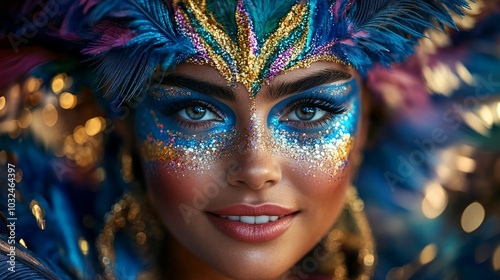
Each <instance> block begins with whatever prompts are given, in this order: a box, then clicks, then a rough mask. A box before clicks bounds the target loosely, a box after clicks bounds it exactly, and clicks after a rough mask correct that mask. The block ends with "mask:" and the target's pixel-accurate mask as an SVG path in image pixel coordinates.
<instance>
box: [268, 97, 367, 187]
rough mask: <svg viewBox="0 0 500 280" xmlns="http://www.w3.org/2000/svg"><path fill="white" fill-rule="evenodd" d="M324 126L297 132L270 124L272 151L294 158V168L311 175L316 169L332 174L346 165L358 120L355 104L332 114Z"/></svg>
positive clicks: (331, 175) (352, 145) (332, 175)
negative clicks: (347, 109)
mask: <svg viewBox="0 0 500 280" xmlns="http://www.w3.org/2000/svg"><path fill="white" fill-rule="evenodd" d="M336 118H337V120H336V121H335V122H334V123H332V124H331V125H330V127H329V128H328V129H324V130H322V131H319V132H316V133H299V132H295V131H289V130H286V129H279V128H271V129H272V130H273V134H274V141H273V146H274V149H273V150H274V151H275V153H276V154H277V155H281V156H285V157H287V158H291V159H293V160H295V161H296V162H297V166H298V170H297V171H298V172H301V174H302V175H303V176H312V177H314V176H315V175H316V173H317V172H321V173H323V174H328V175H329V176H330V178H331V179H333V178H335V177H336V176H337V175H338V174H339V172H341V171H342V170H343V169H344V167H345V166H346V165H347V163H348V160H349V156H350V154H351V152H352V150H353V148H354V144H355V136H354V134H355V132H356V126H357V120H358V109H357V104H356V103H353V105H352V107H351V109H350V110H349V111H348V112H347V113H345V114H343V115H339V116H337V117H336Z"/></svg>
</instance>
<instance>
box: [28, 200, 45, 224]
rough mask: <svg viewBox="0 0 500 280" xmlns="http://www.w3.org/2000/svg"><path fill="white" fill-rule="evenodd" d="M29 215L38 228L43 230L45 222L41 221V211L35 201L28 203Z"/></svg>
mask: <svg viewBox="0 0 500 280" xmlns="http://www.w3.org/2000/svg"><path fill="white" fill-rule="evenodd" d="M30 208H31V213H32V214H33V216H35V218H36V222H37V224H38V227H39V228H40V229H42V230H44V229H45V220H44V219H43V216H44V214H43V210H42V208H41V207H40V205H39V204H38V202H37V201H36V200H32V201H31V203H30Z"/></svg>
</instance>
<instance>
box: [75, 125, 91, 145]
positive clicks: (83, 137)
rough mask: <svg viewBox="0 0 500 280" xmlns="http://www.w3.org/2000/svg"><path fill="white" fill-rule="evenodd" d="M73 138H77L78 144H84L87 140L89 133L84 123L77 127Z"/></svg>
mask: <svg viewBox="0 0 500 280" xmlns="http://www.w3.org/2000/svg"><path fill="white" fill-rule="evenodd" d="M73 139H75V142H76V143H78V144H83V143H84V142H85V141H87V139H88V136H87V133H85V128H84V127H83V126H82V125H79V126H77V127H75V130H74V131H73Z"/></svg>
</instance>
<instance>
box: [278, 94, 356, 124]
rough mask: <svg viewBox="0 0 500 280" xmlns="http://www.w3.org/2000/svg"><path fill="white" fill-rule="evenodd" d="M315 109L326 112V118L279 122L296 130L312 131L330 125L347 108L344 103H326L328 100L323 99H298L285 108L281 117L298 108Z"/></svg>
mask: <svg viewBox="0 0 500 280" xmlns="http://www.w3.org/2000/svg"><path fill="white" fill-rule="evenodd" d="M306 106H310V107H317V108H319V109H322V110H324V111H326V112H327V114H328V116H327V117H324V118H322V119H320V120H316V121H310V122H308V121H289V120H287V121H285V120H280V122H281V123H283V122H286V123H288V124H291V125H293V126H295V127H297V128H300V129H313V128H318V127H323V126H325V125H327V124H329V123H330V121H331V120H332V119H333V118H335V116H337V115H341V114H343V113H345V112H346V111H347V110H348V106H347V104H346V103H338V102H334V101H328V100H323V99H317V98H314V97H312V98H304V99H299V100H297V101H294V102H292V103H291V104H289V105H288V106H287V107H285V110H284V114H283V116H287V115H288V114H290V113H291V112H293V111H294V110H296V109H298V108H300V107H306Z"/></svg>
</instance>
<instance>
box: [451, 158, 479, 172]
mask: <svg viewBox="0 0 500 280" xmlns="http://www.w3.org/2000/svg"><path fill="white" fill-rule="evenodd" d="M455 164H456V167H457V169H458V170H460V171H462V172H465V173H472V172H474V170H476V161H475V160H473V159H471V158H468V157H464V156H457V157H456V158H455Z"/></svg>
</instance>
